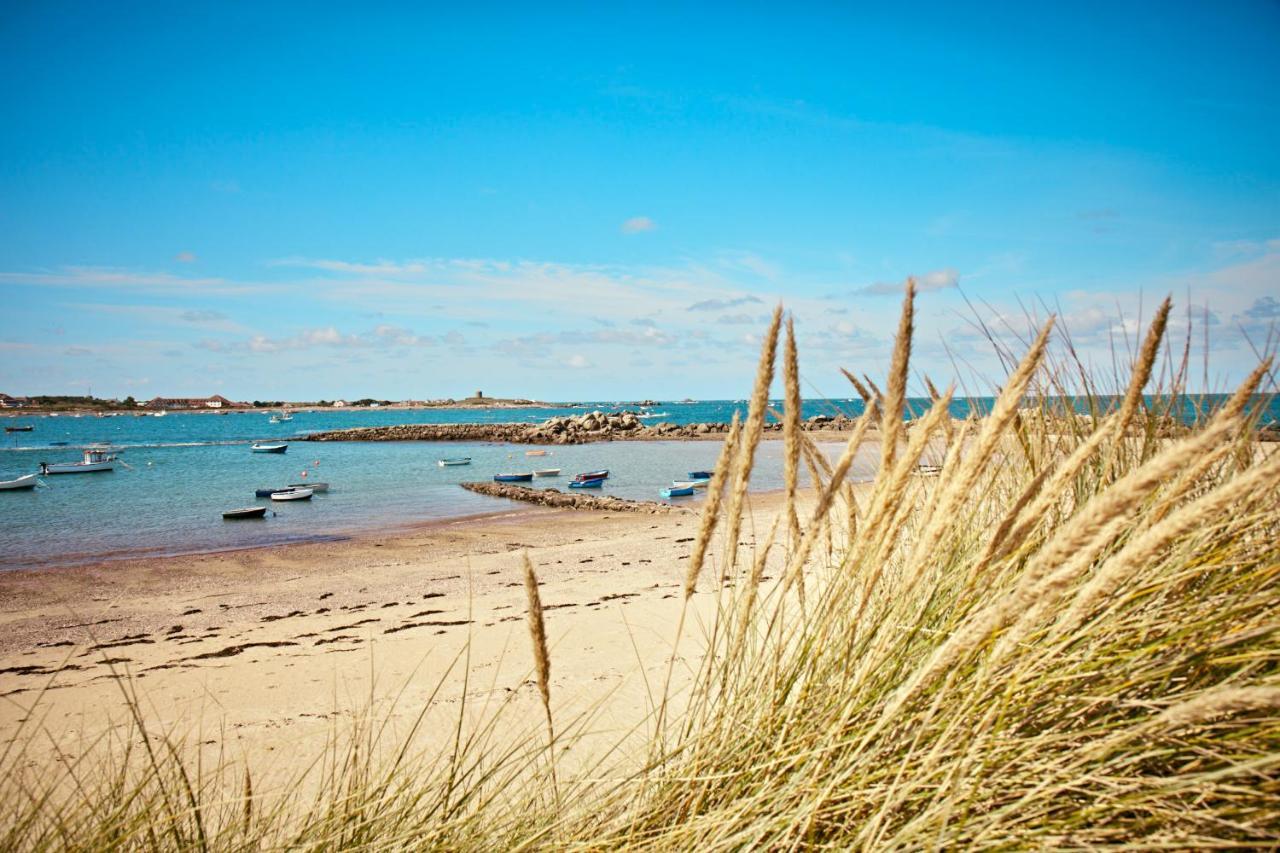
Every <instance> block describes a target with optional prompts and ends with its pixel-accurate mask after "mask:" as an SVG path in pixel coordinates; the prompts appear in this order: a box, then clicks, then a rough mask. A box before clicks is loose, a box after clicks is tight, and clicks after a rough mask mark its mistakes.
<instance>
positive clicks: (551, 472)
mask: <svg viewBox="0 0 1280 853" xmlns="http://www.w3.org/2000/svg"><path fill="white" fill-rule="evenodd" d="M533 476H535V477H559V476H560V469H559V468H539V469H538V470H537V471H534V472H533Z"/></svg>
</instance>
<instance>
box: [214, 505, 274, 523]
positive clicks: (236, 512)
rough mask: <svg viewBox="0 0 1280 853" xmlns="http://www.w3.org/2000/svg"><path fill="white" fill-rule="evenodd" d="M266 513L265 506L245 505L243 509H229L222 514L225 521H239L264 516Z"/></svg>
mask: <svg viewBox="0 0 1280 853" xmlns="http://www.w3.org/2000/svg"><path fill="white" fill-rule="evenodd" d="M266 514H267V508H266V507H265V506H247V507H245V508H243V509H229V510H227V511H226V512H224V513H223V514H222V517H223V518H225V519H226V520H227V521H241V520H243V519H248V518H264V517H266Z"/></svg>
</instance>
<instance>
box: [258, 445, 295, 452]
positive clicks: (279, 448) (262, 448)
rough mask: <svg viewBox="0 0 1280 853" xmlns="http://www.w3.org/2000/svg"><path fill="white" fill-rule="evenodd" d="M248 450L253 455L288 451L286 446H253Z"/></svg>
mask: <svg viewBox="0 0 1280 853" xmlns="http://www.w3.org/2000/svg"><path fill="white" fill-rule="evenodd" d="M249 449H250V450H251V451H253V452H254V453H284V452H285V451H286V450H288V449H289V445H287V444H253V445H250V446H249Z"/></svg>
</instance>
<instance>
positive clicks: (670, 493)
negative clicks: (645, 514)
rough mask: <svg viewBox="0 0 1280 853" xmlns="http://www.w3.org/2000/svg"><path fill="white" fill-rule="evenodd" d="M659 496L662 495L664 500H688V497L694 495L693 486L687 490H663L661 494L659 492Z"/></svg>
mask: <svg viewBox="0 0 1280 853" xmlns="http://www.w3.org/2000/svg"><path fill="white" fill-rule="evenodd" d="M658 494H660V495H662V496H663V497H664V498H668V499H670V498H687V497H689V496H691V495H692V494H693V487H692V486H689V487H687V488H683V489H677V488H670V489H663V490H662V491H661V492H659V493H658Z"/></svg>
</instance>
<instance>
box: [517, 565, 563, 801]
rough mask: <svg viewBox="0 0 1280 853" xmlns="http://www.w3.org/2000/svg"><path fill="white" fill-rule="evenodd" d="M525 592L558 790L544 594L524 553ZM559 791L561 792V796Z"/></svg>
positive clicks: (553, 772)
mask: <svg viewBox="0 0 1280 853" xmlns="http://www.w3.org/2000/svg"><path fill="white" fill-rule="evenodd" d="M523 562H524V594H525V599H526V600H527V602H528V606H529V637H530V639H531V640H532V643H533V666H534V672H535V674H536V676H537V681H538V693H539V695H540V696H541V697H542V710H543V712H544V713H545V714H546V717H547V760H548V761H549V762H550V767H551V778H552V783H553V786H554V788H555V790H556V791H557V792H558V790H559V786H558V784H556V782H555V775H556V731H555V725H554V723H553V722H552V717H551V653H550V652H549V651H548V650H547V624H546V622H545V620H544V619H543V615H542V595H541V593H539V592H538V575H537V573H535V572H534V570H533V561H532V560H530V559H529V553H528V552H527V551H526V552H525V553H524V554H523ZM558 796H559V794H558V793H557V797H558Z"/></svg>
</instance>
